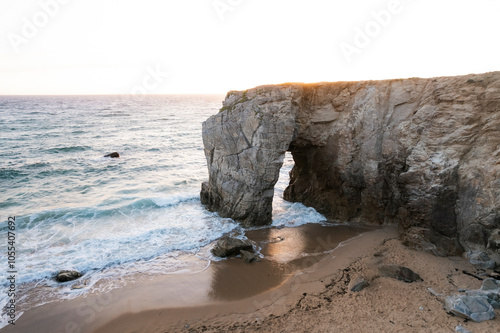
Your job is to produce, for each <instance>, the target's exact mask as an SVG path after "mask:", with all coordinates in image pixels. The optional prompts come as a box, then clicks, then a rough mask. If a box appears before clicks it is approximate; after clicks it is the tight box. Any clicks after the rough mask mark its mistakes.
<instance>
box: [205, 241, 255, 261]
mask: <svg viewBox="0 0 500 333" xmlns="http://www.w3.org/2000/svg"><path fill="white" fill-rule="evenodd" d="M241 250H244V251H253V245H252V243H251V242H250V241H249V240H244V241H243V240H241V239H238V238H233V237H229V236H224V237H221V238H219V240H218V241H217V244H216V245H215V246H214V248H213V249H212V254H213V255H214V256H217V257H228V256H231V255H237V254H239V253H240V251H241Z"/></svg>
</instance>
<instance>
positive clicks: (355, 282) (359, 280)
mask: <svg viewBox="0 0 500 333" xmlns="http://www.w3.org/2000/svg"><path fill="white" fill-rule="evenodd" d="M369 285H370V284H369V283H368V281H366V280H365V279H364V278H363V277H362V276H361V275H356V276H355V277H354V278H353V279H351V281H350V282H349V286H348V287H347V288H348V289H349V290H350V291H352V292H358V291H361V290H363V289H365V288H366V287H368V286H369Z"/></svg>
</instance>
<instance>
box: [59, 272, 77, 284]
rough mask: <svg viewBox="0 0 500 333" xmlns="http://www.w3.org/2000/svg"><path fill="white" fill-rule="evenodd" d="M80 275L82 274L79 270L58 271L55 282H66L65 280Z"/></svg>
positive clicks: (73, 278)
mask: <svg viewBox="0 0 500 333" xmlns="http://www.w3.org/2000/svg"><path fill="white" fill-rule="evenodd" d="M81 276H82V274H81V273H80V272H77V271H60V272H59V273H57V275H56V280H57V282H67V281H72V280H76V279H78V278H79V277H81Z"/></svg>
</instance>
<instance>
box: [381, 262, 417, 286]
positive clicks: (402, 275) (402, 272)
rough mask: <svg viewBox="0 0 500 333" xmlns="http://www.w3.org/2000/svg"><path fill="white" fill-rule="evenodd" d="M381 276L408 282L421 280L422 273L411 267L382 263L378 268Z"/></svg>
mask: <svg viewBox="0 0 500 333" xmlns="http://www.w3.org/2000/svg"><path fill="white" fill-rule="evenodd" d="M378 273H379V275H380V276H383V277H389V278H393V279H398V280H400V281H404V282H407V283H411V282H415V281H421V280H422V278H421V277H420V275H418V274H417V273H415V272H414V271H412V270H411V269H409V268H407V267H404V266H399V265H382V266H380V267H379V269H378Z"/></svg>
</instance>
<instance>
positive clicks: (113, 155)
mask: <svg viewBox="0 0 500 333" xmlns="http://www.w3.org/2000/svg"><path fill="white" fill-rule="evenodd" d="M104 157H109V158H119V157H120V154H118V153H117V152H116V151H115V152H113V153H109V154H106V155H104Z"/></svg>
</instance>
